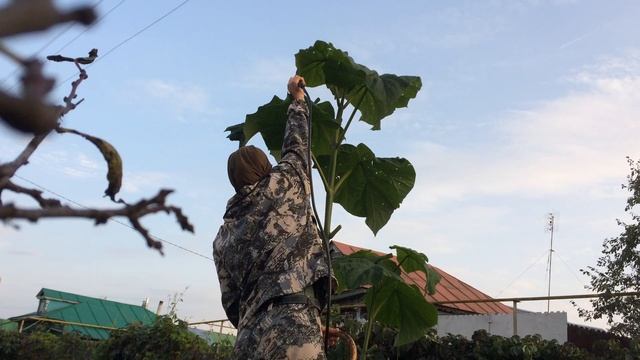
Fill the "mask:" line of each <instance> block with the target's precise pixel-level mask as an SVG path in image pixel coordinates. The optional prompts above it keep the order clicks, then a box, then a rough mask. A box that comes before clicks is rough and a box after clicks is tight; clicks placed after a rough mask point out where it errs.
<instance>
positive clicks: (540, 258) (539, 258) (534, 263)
mask: <svg viewBox="0 0 640 360" xmlns="http://www.w3.org/2000/svg"><path fill="white" fill-rule="evenodd" d="M545 255H547V250H545V251H544V252H543V253H542V255H540V257H538V259H537V260H536V261H534V262H532V263H531V264H529V266H528V267H527V268H526V269H524V270H523V271H522V272H521V273H520V274H518V276H516V277H515V278H514V279H513V280H511V282H510V283H509V285H507V286H505V287H504V289H502V290H500V291H499V292H498V295H500V294H502V293H503V292H504V291H505V290H507V289H508V288H509V287H511V285H513V284H514V283H515V282H516V281H518V279H520V278H521V277H522V276H523V275H524V274H525V273H526V272H527V271H529V270H531V268H532V267H533V266H534V265H536V264H538V263H539V262H540V260H542V258H543V257H544V256H545Z"/></svg>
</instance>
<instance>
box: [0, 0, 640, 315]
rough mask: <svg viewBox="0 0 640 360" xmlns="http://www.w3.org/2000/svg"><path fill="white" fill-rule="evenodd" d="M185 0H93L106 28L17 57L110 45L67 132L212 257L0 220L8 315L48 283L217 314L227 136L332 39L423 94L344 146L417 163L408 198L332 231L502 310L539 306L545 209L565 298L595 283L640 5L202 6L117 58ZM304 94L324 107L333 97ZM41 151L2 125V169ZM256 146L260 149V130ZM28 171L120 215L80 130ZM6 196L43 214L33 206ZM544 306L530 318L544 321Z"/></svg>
mask: <svg viewBox="0 0 640 360" xmlns="http://www.w3.org/2000/svg"><path fill="white" fill-rule="evenodd" d="M6 3H7V1H6V0H4V1H1V0H0V5H4V4H6ZM58 3H59V4H60V5H61V6H63V7H73V6H75V5H79V4H87V3H89V2H84V1H60V2H58ZM94 3H96V2H94ZM180 3H181V1H178V0H173V1H169V0H162V1H154V2H153V6H149V5H148V4H149V2H142V1H135V0H128V1H123V0H102V1H97V10H98V12H99V13H100V14H102V15H104V14H107V15H106V16H104V18H102V19H101V21H100V22H99V23H98V24H96V25H95V26H93V27H92V28H90V29H89V30H88V31H85V29H84V28H82V27H81V26H72V27H68V26H66V25H61V26H59V27H56V28H54V29H51V30H50V31H47V32H45V33H42V34H35V35H28V36H20V37H16V38H11V39H8V40H7V41H6V44H7V45H8V46H10V47H11V48H12V49H14V50H15V51H17V52H18V53H20V54H22V55H25V56H28V55H33V54H34V53H36V52H37V51H38V49H40V48H41V47H43V46H44V45H47V44H48V46H47V47H46V48H45V49H44V50H43V51H41V52H40V54H39V55H40V56H46V55H50V54H57V53H58V51H59V49H63V50H62V52H61V53H62V54H63V55H67V56H83V55H85V54H86V53H87V52H88V51H89V50H90V49H91V48H94V47H95V48H98V49H99V54H107V53H108V55H107V56H103V57H102V58H99V61H98V62H96V63H95V64H94V65H92V66H90V67H88V68H87V72H88V74H89V78H88V80H86V81H85V82H84V83H83V84H82V85H81V87H80V89H79V96H80V97H84V98H85V101H84V102H83V103H82V104H81V105H80V106H79V107H78V108H77V109H76V110H74V111H73V112H72V113H70V114H69V115H67V116H65V118H64V126H66V127H70V128H74V129H77V130H80V131H83V132H87V133H90V134H93V135H95V136H99V137H102V138H104V139H106V140H108V141H109V142H110V143H112V144H113V145H114V146H115V147H116V148H117V149H118V151H119V152H120V154H121V155H122V157H123V160H124V179H123V187H122V191H121V194H120V195H121V197H122V198H124V199H125V200H127V201H130V202H134V201H136V200H138V199H141V198H143V197H148V196H151V195H153V194H155V193H156V192H157V190H158V189H160V188H171V189H175V193H174V194H173V195H171V196H170V197H169V200H170V202H171V203H172V204H175V205H177V206H180V207H182V208H183V210H184V212H185V214H186V215H188V216H189V218H190V219H191V221H192V223H193V224H194V225H195V230H196V231H195V234H190V233H186V232H182V231H181V230H180V229H179V227H178V225H177V224H176V223H175V221H174V220H173V219H172V218H170V217H168V216H165V215H155V216H152V217H149V218H145V219H144V220H143V223H144V224H145V225H146V226H148V228H149V229H150V231H151V233H152V234H153V235H155V236H157V237H159V238H161V239H164V240H167V241H170V242H172V243H174V244H178V245H180V246H182V247H185V248H187V249H190V250H192V251H194V252H197V253H199V254H202V255H204V256H205V257H201V256H198V255H195V254H193V253H190V252H187V251H184V250H181V249H179V248H176V247H174V246H171V245H169V244H165V256H160V255H159V254H158V253H157V252H155V251H153V250H150V249H148V248H147V247H146V245H145V242H144V240H143V239H142V237H141V236H140V235H139V234H138V233H136V232H134V231H132V230H131V229H130V228H128V227H126V226H122V225H120V224H118V223H114V222H110V223H108V224H106V225H102V226H99V227H95V226H93V224H92V223H91V222H90V221H86V220H43V221H41V222H39V223H37V224H30V223H22V222H20V223H14V224H13V225H19V227H20V228H19V229H15V228H14V227H13V226H9V225H7V224H5V225H0V318H6V317H10V316H16V315H21V314H24V313H28V312H31V311H35V310H36V306H37V300H36V299H35V295H36V294H37V292H38V291H39V290H40V288H42V287H47V288H53V289H57V290H63V291H69V292H75V293H79V294H83V295H88V296H96V297H105V298H108V299H111V300H115V301H122V302H128V303H134V304H137V303H141V302H142V300H143V299H144V298H147V297H148V298H149V299H150V303H151V304H152V308H155V304H157V303H158V301H160V300H163V301H165V302H166V301H167V299H169V298H171V297H172V296H174V295H175V294H182V295H181V298H182V302H180V303H179V304H178V306H177V307H178V314H179V315H180V316H181V317H183V318H185V319H187V320H189V321H201V320H214V319H222V318H225V315H224V311H223V309H222V306H221V302H220V290H219V285H218V280H217V277H216V273H215V267H214V264H213V262H212V261H211V260H210V259H207V258H206V257H210V256H211V242H212V240H213V238H214V236H215V234H216V232H217V229H218V227H219V225H220V224H221V219H222V215H223V213H224V208H225V204H226V201H227V200H228V198H230V197H231V196H232V195H233V188H232V187H231V186H230V184H229V183H228V180H227V176H226V160H227V156H228V154H229V153H230V152H232V151H233V150H234V149H235V148H236V147H237V144H236V143H232V142H230V141H228V139H226V138H225V136H226V134H225V133H224V129H225V128H226V127H227V126H229V125H233V124H236V123H238V122H241V121H243V120H244V116H245V115H246V114H248V113H253V112H255V110H256V109H257V107H258V106H260V105H262V104H264V103H266V102H268V101H269V100H270V99H271V97H272V96H273V95H278V96H280V97H283V96H285V94H286V82H287V80H288V78H289V76H291V75H292V74H293V73H294V72H295V63H294V56H293V55H294V54H295V53H296V52H297V51H298V50H299V49H301V48H307V47H309V46H311V45H312V44H313V43H314V42H315V40H318V39H320V40H324V41H329V42H332V43H333V44H334V45H335V46H336V47H338V48H340V49H342V50H345V51H348V52H349V54H350V55H351V56H352V57H353V58H354V59H355V61H356V62H359V63H361V64H364V65H366V66H368V67H369V68H372V69H374V70H376V71H378V72H380V73H393V74H398V75H417V76H420V77H421V78H422V82H423V87H422V90H421V91H420V92H419V93H418V96H417V97H416V99H414V100H412V101H411V102H410V103H409V106H408V108H403V109H399V110H397V111H396V112H395V113H394V114H393V115H391V116H389V117H388V118H386V119H384V120H383V121H382V130H381V131H371V130H370V129H369V128H370V127H369V126H367V125H366V124H365V123H362V122H358V123H357V124H354V126H352V127H351V129H350V131H349V134H348V135H347V142H350V143H359V142H364V143H366V144H368V146H369V147H370V148H371V149H372V150H373V151H374V152H375V153H376V155H377V156H382V157H395V156H400V157H405V158H407V159H409V160H410V161H411V162H412V164H413V165H414V166H415V169H416V173H417V175H416V183H415V186H414V188H413V190H412V191H411V192H410V193H409V195H408V196H407V198H406V199H405V201H404V202H403V203H402V205H401V207H400V208H399V209H398V210H397V211H396V212H395V213H394V214H393V216H392V217H391V220H390V221H389V223H388V224H387V225H386V226H385V227H384V228H383V229H382V230H381V231H380V232H379V233H378V235H377V236H373V234H372V233H371V231H370V230H369V229H368V228H367V227H366V225H365V224H364V219H362V218H356V217H353V216H351V215H349V214H348V213H346V212H345V211H344V210H343V209H342V208H341V207H340V206H336V207H335V208H334V209H336V210H335V215H334V221H333V223H334V224H336V225H337V224H341V225H342V227H343V230H342V231H341V232H340V233H339V234H338V236H337V238H336V240H338V241H341V242H346V243H350V244H353V245H356V246H360V247H366V248H371V249H375V250H380V251H388V247H389V246H391V245H394V244H398V245H402V246H407V247H411V248H414V249H416V250H419V251H421V252H423V253H425V254H427V255H428V256H429V259H430V262H431V263H432V264H434V265H436V266H438V267H439V268H441V269H443V270H445V271H447V272H448V273H450V274H452V275H454V276H456V277H458V278H459V279H461V280H463V281H465V282H467V283H468V284H470V285H472V286H474V287H476V288H478V289H480V290H481V291H483V292H485V293H487V294H489V295H490V296H493V297H523V296H543V295H546V294H547V278H546V261H547V256H548V248H549V238H550V233H549V232H548V231H546V227H547V216H548V213H550V212H552V213H553V214H554V215H555V218H556V232H555V234H554V250H555V252H554V255H553V263H552V282H551V294H552V295H570V294H584V293H588V292H589V291H588V290H586V289H585V288H584V286H585V285H587V284H588V279H587V278H585V277H584V276H583V275H581V273H580V272H579V269H582V268H585V267H587V266H590V265H595V263H596V261H597V258H598V256H599V255H600V253H601V245H602V242H603V241H604V239H606V238H610V237H614V236H616V235H618V234H619V233H620V232H621V228H620V227H618V226H617V224H616V219H618V218H620V219H625V213H624V205H625V199H626V197H627V193H626V192H625V191H624V190H623V189H621V184H623V183H625V181H626V175H627V174H628V172H629V167H628V165H627V162H626V156H630V157H632V158H636V159H637V158H639V157H640V142H638V141H637V134H638V133H639V132H640V30H639V28H638V26H637V19H638V18H640V4H639V3H638V2H636V1H617V0H612V1H607V2H602V1H580V0H574V1H571V0H555V1H554V0H548V1H545V0H512V1H506V0H505V1H498V0H495V1H439V2H424V1H402V2H400V1H395V2H390V1H351V2H344V1H342V2H337V1H324V2H298V3H295V4H292V3H291V2H281V1H271V2H257V1H256V2H246V1H234V2H228V1H227V2H217V1H204V0H191V1H188V2H187V3H185V4H184V6H182V7H180V8H179V9H177V10H176V11H175V12H173V13H171V14H170V15H169V16H167V17H166V18H164V19H163V20H161V21H160V22H158V23H157V24H155V25H154V26H152V27H150V28H149V29H147V30H146V31H144V32H142V33H141V34H139V35H138V36H136V37H134V38H132V39H131V40H130V41H127V42H126V43H124V44H122V45H121V46H119V47H117V48H115V49H114V47H115V46H117V45H118V44H120V43H122V42H123V41H124V40H126V39H128V38H130V37H131V36H132V35H134V34H135V33H137V32H138V31H139V30H141V29H143V28H144V27H145V26H147V25H148V24H150V23H151V22H153V21H154V20H156V19H158V18H159V17H161V16H162V15H164V14H166V13H167V12H168V11H170V10H171V9H172V8H174V7H176V6H177V5H179V4H180ZM90 4H91V3H90ZM111 49H114V50H113V51H111V52H109V50H111ZM14 69H15V65H14V64H12V63H10V62H9V61H8V60H7V59H5V58H0V82H3V83H2V85H1V86H2V87H3V88H5V89H12V91H15V87H14V85H15V83H16V82H17V80H18V78H17V76H18V75H17V74H13V72H14ZM46 72H47V73H48V74H50V75H51V76H54V77H56V78H57V79H58V80H59V86H58V87H57V88H56V89H55V90H54V91H53V92H52V94H51V96H50V99H51V101H54V102H61V100H62V97H63V96H64V95H65V94H66V93H68V91H69V87H70V83H69V81H67V82H63V80H65V79H69V77H71V76H73V75H74V73H75V71H74V68H73V67H72V66H71V65H69V64H58V63H50V64H47V65H46ZM5 79H6V81H5ZM309 92H310V93H311V95H312V96H313V97H320V98H322V99H326V100H330V99H331V98H330V97H329V96H328V95H329V93H328V91H326V90H324V89H321V88H310V89H309ZM28 140H29V139H28V138H26V137H24V136H23V135H20V134H17V133H15V132H13V131H11V130H9V129H8V128H6V127H4V126H0V162H6V161H9V160H12V159H13V158H14V157H15V156H16V155H17V154H18V153H19V151H20V150H21V149H22V148H23V147H24V145H25V144H26V142H27V141H28ZM252 144H254V145H256V146H261V147H263V148H264V144H263V143H262V142H261V140H260V139H258V138H255V139H254V140H252ZM18 175H19V176H20V178H17V179H16V183H18V184H21V185H30V183H29V182H28V181H30V182H33V183H35V184H37V185H38V186H41V187H43V188H45V189H47V190H49V191H52V192H55V193H56V194H58V195H53V194H52V193H47V195H49V196H51V197H56V196H60V195H61V196H64V197H65V198H67V199H70V200H72V201H74V202H76V203H79V204H82V205H83V206H97V207H113V206H114V205H113V204H111V203H110V202H109V201H108V199H105V198H103V197H102V194H103V191H104V189H105V188H106V186H107V183H106V179H105V175H106V168H105V165H104V161H103V160H102V157H101V155H100V154H99V153H98V152H97V151H96V149H95V148H94V147H93V146H92V145H91V144H90V143H88V142H86V141H85V140H83V139H82V138H79V137H77V136H73V135H68V134H65V135H51V136H50V137H49V138H48V139H47V140H46V141H45V142H44V143H43V144H42V146H40V147H39V148H38V151H37V152H36V153H35V154H34V156H33V157H32V159H31V162H30V164H29V165H28V166H25V167H23V168H22V169H20V171H19V172H18ZM315 183H316V184H320V181H316V182H315ZM321 191H322V189H320V188H318V189H317V190H316V192H317V193H321ZM3 200H5V201H14V202H16V203H18V204H21V205H24V206H33V204H32V203H31V202H30V200H28V199H25V198H21V197H11V196H5V197H4V198H3ZM319 203H323V202H322V201H319ZM321 211H322V210H321ZM578 303H579V304H582V305H585V306H586V305H587V303H586V302H585V301H581V302H578ZM546 305H547V304H546V303H543V302H538V303H532V302H530V303H521V304H519V305H518V306H519V308H523V309H527V310H532V311H545V310H546ZM551 310H552V311H566V312H567V313H568V318H569V320H570V321H572V322H576V323H584V321H583V320H582V319H579V318H578V316H577V311H576V310H575V308H574V307H573V306H572V305H571V304H569V302H567V301H555V302H552V303H551ZM588 324H589V325H592V326H601V327H602V326H604V325H605V324H604V322H602V321H596V322H591V323H588Z"/></svg>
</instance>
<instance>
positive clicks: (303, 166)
mask: <svg viewBox="0 0 640 360" xmlns="http://www.w3.org/2000/svg"><path fill="white" fill-rule="evenodd" d="M301 85H303V86H304V79H303V78H302V77H301V76H298V75H296V76H294V77H292V78H290V79H289V83H288V84H287V89H288V90H289V94H291V97H292V98H293V102H292V103H291V105H290V106H289V109H288V110H287V116H288V119H287V126H286V128H285V131H284V141H283V143H282V161H287V162H289V163H291V164H292V165H293V166H294V167H295V168H296V170H297V171H298V172H300V173H301V174H305V179H306V173H307V166H308V164H309V159H308V147H309V125H308V123H307V119H308V116H309V110H308V108H307V104H306V103H305V100H304V91H303V89H302V88H301Z"/></svg>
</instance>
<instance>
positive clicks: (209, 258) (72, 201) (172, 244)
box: [14, 174, 213, 261]
mask: <svg viewBox="0 0 640 360" xmlns="http://www.w3.org/2000/svg"><path fill="white" fill-rule="evenodd" d="M14 176H15V177H17V178H18V179H20V180H23V181H25V182H28V183H29V184H31V185H33V186H35V187H37V188H39V189H41V190H43V191H46V192H48V193H50V194H53V195H54V196H57V197H59V198H61V199H63V200H66V201H68V202H70V203H72V204H75V205H76V206H79V207H81V208H84V209H89V207H87V206H84V205H82V204H80V203H79V202H77V201H75V200H72V199H70V198H68V197H66V196H64V195H62V194H60V193H57V192H55V191H53V190H50V189H47V188H45V187H44V186H42V185H39V184H37V183H35V182H33V181H31V180H29V179H26V178H24V177H22V176H20V175H17V174H14ZM108 220H109V221H112V222H115V223H116V224H120V225H122V226H125V227H128V228H129V229H131V230H133V231H136V232H137V230H136V229H135V228H134V227H133V226H131V225H129V224H127V223H124V222H122V221H119V220H116V219H108ZM149 235H150V236H151V237H152V238H154V239H155V240H158V241H161V242H163V243H165V244H169V245H171V246H174V247H176V248H178V249H180V250H183V251H186V252H188V253H191V254H193V255H197V256H200V257H202V258H205V259H207V260H209V261H213V258H211V257H209V256H206V255H203V254H201V253H199V252H197V251H194V250H191V249H188V248H186V247H184V246H180V245H178V244H175V243H172V242H171V241H169V240H165V239H162V238H160V237H158V236H156V235H153V234H151V233H149Z"/></svg>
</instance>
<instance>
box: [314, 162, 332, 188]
mask: <svg viewBox="0 0 640 360" xmlns="http://www.w3.org/2000/svg"><path fill="white" fill-rule="evenodd" d="M311 158H312V159H313V162H314V163H315V164H316V170H318V174H320V179H322V184H323V185H324V190H325V191H327V190H328V189H329V182H327V177H326V175H325V174H324V171H322V168H321V167H320V163H319V162H318V159H317V158H316V156H315V155H314V154H313V153H311Z"/></svg>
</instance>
